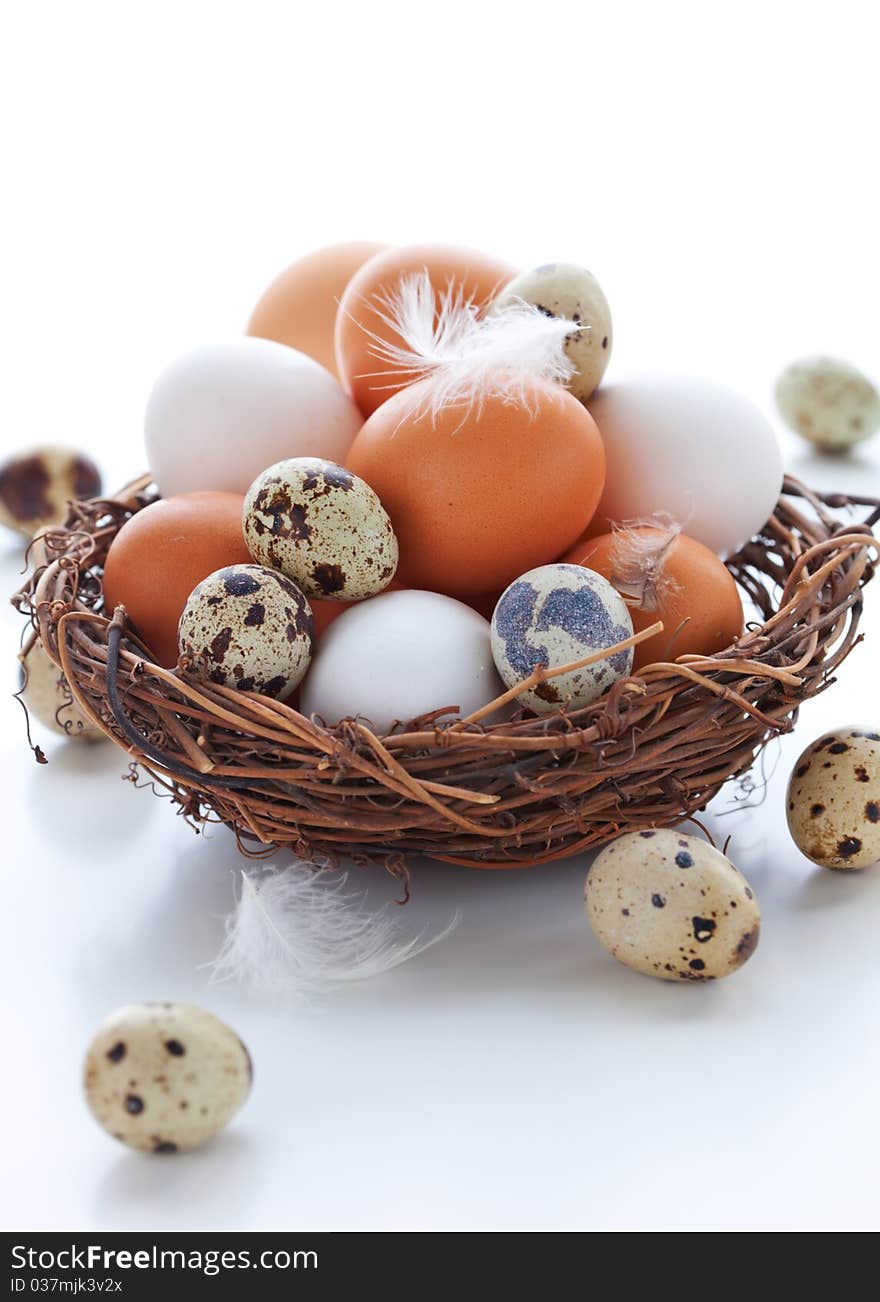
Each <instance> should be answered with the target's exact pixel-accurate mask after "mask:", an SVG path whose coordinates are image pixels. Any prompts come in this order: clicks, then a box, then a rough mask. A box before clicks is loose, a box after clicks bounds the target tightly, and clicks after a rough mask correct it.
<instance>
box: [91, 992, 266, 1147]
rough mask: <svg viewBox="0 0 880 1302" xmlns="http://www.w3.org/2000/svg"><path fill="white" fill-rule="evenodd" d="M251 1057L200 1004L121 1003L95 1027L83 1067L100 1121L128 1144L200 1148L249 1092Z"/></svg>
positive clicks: (223, 1025)
mask: <svg viewBox="0 0 880 1302" xmlns="http://www.w3.org/2000/svg"><path fill="white" fill-rule="evenodd" d="M252 1080H253V1069H252V1067H251V1059H250V1054H249V1053H248V1051H247V1049H246V1048H245V1046H244V1045H243V1044H242V1042H241V1040H240V1039H239V1038H238V1036H237V1035H236V1034H235V1032H234V1031H233V1030H231V1029H230V1028H229V1027H228V1026H227V1025H226V1024H225V1023H224V1022H221V1021H220V1019H219V1018H217V1017H215V1016H214V1015H213V1013H209V1012H206V1011H205V1009H204V1008H197V1007H196V1006H195V1005H194V1004H178V1003H144V1004H129V1005H128V1006H127V1007H126V1008H120V1009H119V1011H118V1012H116V1013H114V1014H113V1015H112V1016H111V1017H109V1018H108V1019H107V1021H106V1022H104V1024H103V1025H102V1026H101V1027H100V1028H99V1029H98V1030H97V1031H96V1033H95V1035H94V1036H93V1038H92V1042H91V1044H90V1045H89V1048H88V1051H87V1053H86V1060H85V1066H84V1072H83V1083H84V1085H85V1092H86V1101H87V1103H88V1105H89V1108H90V1109H91V1111H92V1114H93V1116H94V1117H95V1120H96V1121H97V1122H98V1123H99V1124H100V1125H101V1126H103V1127H104V1129H105V1130H106V1131H107V1133H108V1134H110V1135H112V1136H113V1138H114V1139H118V1140H120V1142H121V1143H123V1144H128V1146H129V1148H136V1149H139V1150H140V1151H141V1152H150V1153H176V1152H178V1151H185V1150H186V1149H190V1148H197V1147H198V1146H199V1145H200V1144H204V1143H205V1141H206V1140H208V1139H211V1138H212V1136H214V1135H216V1134H217V1133H218V1132H219V1131H221V1130H222V1129H223V1127H224V1126H225V1125H227V1124H228V1123H229V1121H230V1120H231V1119H232V1117H233V1116H234V1115H235V1113H236V1112H237V1111H238V1109H239V1108H240V1107H241V1105H242V1103H244V1101H245V1099H246V1098H247V1096H248V1094H249V1093H250V1088H251V1082H252Z"/></svg>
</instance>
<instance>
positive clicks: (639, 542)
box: [564, 525, 743, 672]
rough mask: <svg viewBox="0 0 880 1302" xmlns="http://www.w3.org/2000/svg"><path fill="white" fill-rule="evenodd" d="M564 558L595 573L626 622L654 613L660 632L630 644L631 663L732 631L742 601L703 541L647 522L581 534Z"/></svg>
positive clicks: (706, 646)
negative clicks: (617, 599) (624, 611)
mask: <svg viewBox="0 0 880 1302" xmlns="http://www.w3.org/2000/svg"><path fill="white" fill-rule="evenodd" d="M564 560H565V561H566V562H568V564H570V565H584V566H586V568H587V569H590V570H595V571H596V573H597V574H601V575H603V576H604V577H605V578H606V579H608V581H609V582H610V583H611V584H612V585H613V586H614V587H615V588H617V590H618V592H619V593H620V594H621V596H622V597H624V598H625V600H626V602H627V605H628V607H629V613H630V615H631V616H632V622H633V629H634V630H635V632H636V633H640V632H641V630H642V629H643V628H648V627H649V626H650V625H651V624H654V623H656V622H657V621H658V620H661V621H662V623H663V632H662V633H657V634H655V635H654V637H649V638H648V639H647V640H646V641H644V642H640V643H639V645H638V646H637V647H636V648H635V655H634V658H633V670H634V671H636V672H637V671H638V670H639V669H642V668H644V667H645V665H650V664H656V663H657V662H658V661H667V660H675V659H676V658H677V657H678V656H683V655H703V656H710V655H714V654H715V653H716V652H718V651H723V650H724V649H725V648H726V647H729V646H730V645H731V644H732V643H733V641H734V639H735V638H737V637H739V635H740V633H741V632H742V626H743V608H742V601H741V599H740V595H739V588H738V587H737V586H736V582H735V580H734V578H733V575H732V574H731V573H730V571H729V570H728V569H727V567H726V566H725V565H724V563H723V561H720V560H719V559H718V557H717V556H716V555H715V553H714V552H710V551H709V548H708V547H704V546H703V544H702V543H699V542H697V540H696V539H695V538H689V537H688V536H687V535H686V534H683V533H679V532H677V530H672V529H665V528H659V527H654V526H650V525H645V526H637V527H634V528H621V529H616V530H615V531H614V532H613V533H605V534H601V535H600V537H598V538H591V539H586V540H584V539H582V540H581V541H580V542H578V543H576V544H575V546H574V547H572V548H571V550H570V551H569V552H567V553H566V555H565V557H564Z"/></svg>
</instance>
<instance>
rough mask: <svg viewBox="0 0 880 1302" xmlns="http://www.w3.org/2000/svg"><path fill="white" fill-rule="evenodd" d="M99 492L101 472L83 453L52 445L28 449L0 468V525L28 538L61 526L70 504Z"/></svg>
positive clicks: (96, 494) (94, 495) (95, 495)
mask: <svg viewBox="0 0 880 1302" xmlns="http://www.w3.org/2000/svg"><path fill="white" fill-rule="evenodd" d="M100 491H101V473H100V471H99V470H98V468H97V466H96V465H95V463H94V462H93V461H92V460H91V459H90V458H89V457H87V456H85V455H84V454H83V453H82V452H77V450H76V449H75V448H68V447H61V446H55V445H52V444H50V445H47V446H46V447H37V448H31V449H30V450H28V451H27V452H20V453H18V454H17V455H16V456H14V457H11V458H10V459H9V460H8V461H6V462H4V463H3V465H2V466H0V524H4V525H6V527H7V528H9V529H15V530H16V531H17V532H18V533H22V534H24V535H25V536H26V537H28V538H29V537H30V536H31V535H32V534H34V533H36V532H37V530H39V529H45V528H48V527H49V526H51V525H57V524H61V523H63V521H64V520H65V519H66V517H67V507H68V503H69V502H71V501H74V500H77V499H79V498H88V497H97V496H98V494H99V493H100Z"/></svg>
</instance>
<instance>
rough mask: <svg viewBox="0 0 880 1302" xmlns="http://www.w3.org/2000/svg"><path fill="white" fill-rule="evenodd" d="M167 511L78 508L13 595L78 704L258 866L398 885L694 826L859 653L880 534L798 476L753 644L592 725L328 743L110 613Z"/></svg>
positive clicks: (523, 718) (418, 725)
mask: <svg viewBox="0 0 880 1302" xmlns="http://www.w3.org/2000/svg"><path fill="white" fill-rule="evenodd" d="M155 496H156V494H155V492H154V490H152V488H151V486H150V484H149V481H148V480H147V479H142V480H139V481H137V482H135V483H134V484H132V485H130V486H129V487H128V488H126V489H124V490H123V491H122V492H121V493H120V494H118V495H117V496H116V497H113V498H106V499H96V500H94V501H90V502H78V503H75V504H73V506H72V508H71V514H70V516H69V518H68V521H67V523H66V526H65V527H64V528H63V529H59V530H56V531H54V532H53V533H51V534H50V535H47V536H46V538H45V548H46V555H47V563H46V564H45V565H41V566H40V567H39V568H38V569H37V570H36V571H35V572H34V574H33V575H32V576H31V578H30V579H29V581H28V583H27V584H26V585H25V587H24V588H23V589H22V590H21V591H20V592H19V593H17V594H16V596H15V598H14V600H15V602H16V604H17V605H18V606H19V609H21V610H22V611H24V612H25V613H26V614H27V616H28V617H29V619H30V621H31V623H32V625H33V628H34V630H35V631H36V633H38V635H39V637H40V638H41V640H42V642H43V645H44V646H45V648H46V650H47V651H48V653H49V655H50V656H51V657H52V659H53V660H55V661H56V663H57V664H58V665H59V666H60V667H61V669H62V670H63V672H64V675H65V676H66V678H67V680H68V683H69V684H70V689H71V692H72V694H73V696H74V698H75V699H76V701H77V702H78V704H79V705H80V707H81V708H82V709H83V710H84V711H85V713H86V715H87V716H89V717H91V718H92V719H93V720H94V722H95V723H96V724H97V726H99V727H100V728H101V729H102V730H103V731H104V732H105V733H107V734H108V735H109V736H110V737H111V738H112V739H113V740H114V741H115V742H116V743H117V744H118V745H119V746H121V747H122V748H123V749H124V750H125V751H127V752H128V754H129V755H130V757H131V761H132V768H131V775H132V777H133V778H135V780H136V778H137V773H138V766H139V768H140V769H141V770H144V771H145V772H146V774H147V775H148V777H147V781H148V782H150V783H151V784H152V785H153V786H154V789H156V790H158V791H160V792H161V793H162V794H166V795H168V796H170V797H171V798H172V799H173V800H174V801H175V802H176V803H177V804H178V806H179V807H180V811H181V812H182V813H183V815H184V816H185V817H186V818H187V819H189V820H190V821H192V822H193V823H194V824H196V825H198V824H201V823H205V822H209V821H216V822H221V823H225V824H227V825H228V826H230V827H231V828H232V829H233V830H234V831H235V833H236V836H237V837H238V840H239V844H240V846H241V848H242V850H243V851H244V852H245V853H247V854H250V855H254V856H261V855H266V854H272V853H274V852H275V851H276V850H277V849H278V848H281V847H285V848H288V849H289V850H291V851H292V852H294V853H295V854H297V855H299V856H300V857H302V858H304V859H307V860H317V861H320V862H323V861H329V862H335V861H336V860H337V859H338V858H339V857H341V856H345V857H354V858H355V859H357V860H368V861H372V862H378V863H382V864H384V866H385V867H386V868H388V869H389V870H390V871H392V872H396V873H398V874H402V875H405V874H406V859H407V856H409V855H426V856H428V857H430V858H434V859H441V860H444V861H448V862H453V863H460V864H466V865H469V866H474V867H482V868H500V867H518V866H530V865H534V864H539V863H545V862H547V861H549V860H553V859H558V858H562V857H565V856H567V855H571V854H574V853H576V852H577V851H579V850H584V849H587V848H588V847H590V846H594V845H597V844H599V843H601V842H603V841H606V840H608V839H609V838H611V837H614V836H616V835H618V834H619V833H621V832H625V831H632V830H636V829H642V828H648V827H662V826H669V825H673V824H676V823H679V822H681V821H682V820H683V819H685V818H688V817H690V816H692V815H693V814H694V813H695V812H696V811H698V810H700V809H701V808H702V807H703V806H705V804H706V803H707V802H708V801H709V800H710V799H711V798H712V797H713V796H714V795H715V794H716V793H717V792H718V791H719V790H720V788H721V787H722V786H723V784H724V783H725V782H727V781H728V780H730V779H731V778H735V777H737V776H740V775H742V774H744V773H746V772H747V770H748V769H749V768H750V767H751V766H752V764H753V763H754V760H755V758H756V756H757V754H758V752H759V751H760V750H761V748H762V747H763V746H765V745H766V744H767V742H768V741H770V740H771V739H772V738H773V737H775V736H777V735H779V734H781V733H785V732H788V731H789V730H790V729H791V728H792V726H793V724H794V720H795V719H796V716H797V711H798V708H799V706H800V705H801V703H802V702H803V701H805V700H808V699H809V698H810V697H812V696H815V695H816V694H817V693H819V692H821V691H823V690H824V689H825V688H826V687H827V686H828V685H829V683H830V682H831V681H832V678H833V675H834V672H835V671H836V669H837V668H838V666H839V665H840V664H841V663H842V661H843V660H844V659H845V658H846V656H847V655H848V654H849V652H850V651H851V650H852V648H853V646H854V645H855V644H856V643H857V642H858V641H860V640H861V637H860V634H859V632H858V627H859V619H860V615H861V610H862V588H863V587H864V585H865V583H866V582H867V581H868V580H869V578H870V577H871V574H872V558H873V555H874V553H875V552H876V544H875V543H874V535H873V532H872V530H873V526H874V525H875V524H876V522H877V520H878V518H880V507H878V503H877V502H876V501H875V500H873V499H867V498H851V497H847V496H846V495H844V494H824V495H823V494H818V493H814V492H811V491H810V490H809V489H807V488H806V487H805V486H804V485H802V484H801V483H799V482H798V481H796V480H794V479H791V478H788V479H786V481H785V484H784V488H783V494H782V497H781V498H780V501H779V504H778V506H777V508H776V511H775V512H774V514H773V516H772V517H771V519H770V520H769V521H768V522H767V524H766V526H765V527H764V529H763V530H762V531H761V533H760V534H759V535H758V536H757V537H756V538H754V539H753V540H752V541H751V542H750V543H748V544H747V545H746V546H745V547H744V548H743V549H742V550H741V551H740V552H739V553H737V555H736V556H734V557H733V558H732V559H731V560H730V561H729V562H728V564H729V568H730V569H731V571H732V573H733V574H734V576H735V578H736V579H737V581H738V583H739V584H740V587H741V589H742V590H743V593H744V595H745V596H746V597H747V598H748V599H749V600H750V602H751V604H752V606H753V608H754V610H755V611H756V613H757V616H758V617H757V618H756V619H755V620H754V622H752V623H750V624H748V625H747V627H746V630H745V632H744V633H743V635H742V637H741V638H740V639H739V640H738V642H737V644H736V645H735V646H732V647H730V648H729V649H727V650H726V651H724V652H722V653H720V654H718V655H716V656H712V657H699V656H688V657H683V658H682V659H680V660H678V661H676V662H675V663H668V664H657V665H652V666H650V667H649V668H646V669H644V670H642V671H641V672H640V673H639V675H638V676H634V677H631V678H626V679H622V680H620V681H618V682H617V683H615V684H614V686H613V687H612V688H611V690H610V691H609V692H608V693H607V694H606V695H605V696H603V697H602V698H601V699H600V700H598V701H596V702H595V703H594V704H593V705H591V706H589V707H587V708H585V709H579V710H575V711H569V712H566V711H564V710H559V711H557V712H556V713H554V714H550V715H543V716H541V717H533V716H530V715H524V714H522V713H521V714H519V715H517V716H516V717H514V718H513V719H511V720H509V721H505V722H504V723H501V724H497V725H493V724H492V723H491V720H489V719H484V720H481V721H479V722H475V723H470V724H467V723H466V724H461V723H457V722H456V721H455V720H454V719H453V718H451V717H450V714H449V711H448V709H446V710H443V709H441V710H438V711H435V712H434V714H432V715H430V716H426V717H424V718H422V719H419V720H415V721H413V722H411V723H408V724H406V725H405V726H399V727H398V728H396V729H395V730H394V731H393V732H391V733H390V734H388V735H386V736H377V735H376V734H375V733H374V732H373V731H372V730H371V729H370V728H369V727H368V726H367V725H366V723H364V722H363V721H359V720H348V721H345V722H343V723H340V724H338V725H337V726H335V727H325V726H324V725H323V724H322V723H321V721H320V720H313V719H309V718H306V717H304V716H303V715H302V714H300V713H298V712H297V711H296V710H294V709H291V708H290V707H289V706H287V705H284V704H282V703H280V702H278V701H275V700H270V699H269V698H267V697H263V696H258V695H256V694H253V693H243V692H236V691H233V690H231V689H228V688H225V687H220V686H216V685H214V684H207V683H204V682H201V681H198V680H197V679H196V678H194V677H192V676H190V675H189V674H187V672H186V671H185V669H182V670H181V671H180V672H179V673H178V672H170V671H168V670H165V669H161V668H159V667H158V666H157V665H155V664H153V663H152V662H151V659H150V653H149V650H148V648H146V647H145V646H144V645H143V644H142V643H140V642H139V641H138V639H137V636H136V635H135V633H134V631H133V630H132V629H131V628H130V627H129V626H128V624H127V622H126V620H125V615H124V612H123V611H122V610H121V609H120V610H118V611H116V612H115V614H111V612H107V613H105V612H104V610H103V604H102V584H101V567H102V565H103V561H104V557H105V556H106V553H107V549H108V547H109V546H110V543H111V542H112V540H113V538H114V537H115V535H116V533H117V532H118V530H119V529H120V528H121V526H122V525H123V524H124V522H125V521H126V520H127V519H128V518H129V517H130V515H131V514H133V513H134V512H135V511H138V510H140V509H142V508H143V507H144V506H146V505H147V504H148V503H149V502H151V501H152V500H154V499H155ZM859 515H861V516H862V517H863V518H862V519H859V518H858V516H859Z"/></svg>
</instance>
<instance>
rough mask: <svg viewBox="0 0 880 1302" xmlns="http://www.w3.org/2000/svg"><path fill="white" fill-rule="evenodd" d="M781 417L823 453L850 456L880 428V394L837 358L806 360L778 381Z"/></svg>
mask: <svg viewBox="0 0 880 1302" xmlns="http://www.w3.org/2000/svg"><path fill="white" fill-rule="evenodd" d="M776 405H777V406H778V408H779V414H780V416H781V417H782V419H783V420H784V421H785V423H786V425H788V426H789V427H790V428H791V429H793V430H794V431H795V433H796V434H800V436H801V438H804V439H806V440H807V442H808V443H813V444H814V445H815V446H816V447H817V448H820V449H821V450H822V451H823V452H845V451H846V450H847V449H848V448H851V447H853V446H854V445H855V444H856V443H861V442H863V441H864V440H865V439H869V438H870V437H871V436H872V434H875V433H876V432H877V430H878V429H880V393H878V391H877V389H876V388H875V386H874V385H873V384H872V383H871V381H870V380H869V379H868V378H867V376H865V375H863V374H862V372H861V371H859V370H857V369H856V368H855V367H854V366H851V365H850V363H849V362H844V361H841V360H840V358H838V357H804V358H802V359H801V360H800V361H797V362H792V363H791V365H790V366H787V367H786V368H785V370H784V371H783V372H782V374H781V375H780V377H779V379H778V380H777V382H776Z"/></svg>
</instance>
